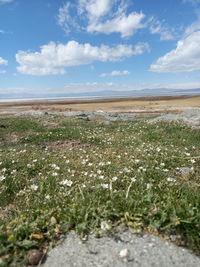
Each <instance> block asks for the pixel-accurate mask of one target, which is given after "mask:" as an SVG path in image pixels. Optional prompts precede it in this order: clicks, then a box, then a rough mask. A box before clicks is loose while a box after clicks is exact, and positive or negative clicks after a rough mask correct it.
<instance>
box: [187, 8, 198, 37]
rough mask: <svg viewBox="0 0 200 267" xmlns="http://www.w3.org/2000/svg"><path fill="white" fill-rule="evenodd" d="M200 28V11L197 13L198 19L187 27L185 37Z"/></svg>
mask: <svg viewBox="0 0 200 267" xmlns="http://www.w3.org/2000/svg"><path fill="white" fill-rule="evenodd" d="M199 30H200V12H198V13H197V20H196V21H194V22H193V23H192V24H191V25H190V26H188V27H187V28H186V29H185V37H186V36H188V35H190V34H192V33H193V32H196V31H199Z"/></svg>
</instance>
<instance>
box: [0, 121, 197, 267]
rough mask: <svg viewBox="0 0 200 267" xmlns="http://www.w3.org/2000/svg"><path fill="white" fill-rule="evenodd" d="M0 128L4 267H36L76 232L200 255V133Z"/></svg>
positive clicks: (63, 126)
mask: <svg viewBox="0 0 200 267" xmlns="http://www.w3.org/2000/svg"><path fill="white" fill-rule="evenodd" d="M47 119H48V125H51V126H52V125H53V127H46V126H45V125H44V124H43V123H44V121H45V120H47ZM0 120H1V121H0V125H4V126H5V127H1V128H0V265H1V266H25V265H27V264H28V261H29V259H30V258H31V257H32V255H33V253H36V254H37V253H39V254H40V255H42V254H41V253H42V251H43V252H44V251H45V250H46V249H47V248H49V247H52V246H53V245H54V244H55V243H56V242H57V241H58V240H59V239H60V238H61V237H63V236H64V235H65V234H66V233H67V232H68V231H70V230H72V229H74V230H76V231H77V232H78V233H79V234H80V235H81V236H83V237H84V236H85V235H87V234H89V233H91V232H93V233H95V234H96V236H101V235H103V234H105V233H107V232H112V229H115V226H117V225H124V226H128V227H129V228H130V230H131V231H132V232H134V233H139V232H141V231H148V232H151V233H154V234H157V235H161V236H164V237H165V238H166V239H168V240H171V241H173V242H176V243H177V244H178V245H183V246H185V247H188V248H190V249H192V250H193V251H194V252H196V253H197V254H200V241H199V240H200V235H199V233H200V223H199V222H200V168H199V166H200V131H199V130H198V129H191V128H189V127H187V126H185V125H183V124H180V123H155V124H149V123H148V122H147V121H145V120H135V121H132V122H122V121H120V122H114V123H112V124H111V125H103V124H99V122H95V121H92V122H91V121H85V120H80V119H69V118H65V117H62V116H60V117H59V116H55V117H53V116H49V117H48V118H47V116H45V118H39V119H36V118H6V119H4V118H1V119H0ZM8 136H14V137H15V138H16V139H15V142H12V140H10V142H8ZM46 148H47V149H46ZM38 251H39V252H38ZM31 259H32V258H31Z"/></svg>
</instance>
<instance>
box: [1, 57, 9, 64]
mask: <svg viewBox="0 0 200 267" xmlns="http://www.w3.org/2000/svg"><path fill="white" fill-rule="evenodd" d="M0 65H8V60H6V59H4V58H2V57H0Z"/></svg>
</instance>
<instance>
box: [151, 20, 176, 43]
mask: <svg viewBox="0 0 200 267" xmlns="http://www.w3.org/2000/svg"><path fill="white" fill-rule="evenodd" d="M149 31H150V33H151V34H159V35H160V40H161V41H166V40H173V39H174V35H173V33H172V31H171V30H170V29H169V27H168V26H166V25H163V23H161V22H160V21H159V20H157V19H155V18H154V17H152V18H150V20H149Z"/></svg>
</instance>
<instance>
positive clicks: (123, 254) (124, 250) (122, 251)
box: [119, 248, 128, 258]
mask: <svg viewBox="0 0 200 267" xmlns="http://www.w3.org/2000/svg"><path fill="white" fill-rule="evenodd" d="M119 256H120V258H126V257H127V256H128V249H127V248H124V249H122V250H121V251H120V253H119Z"/></svg>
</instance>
